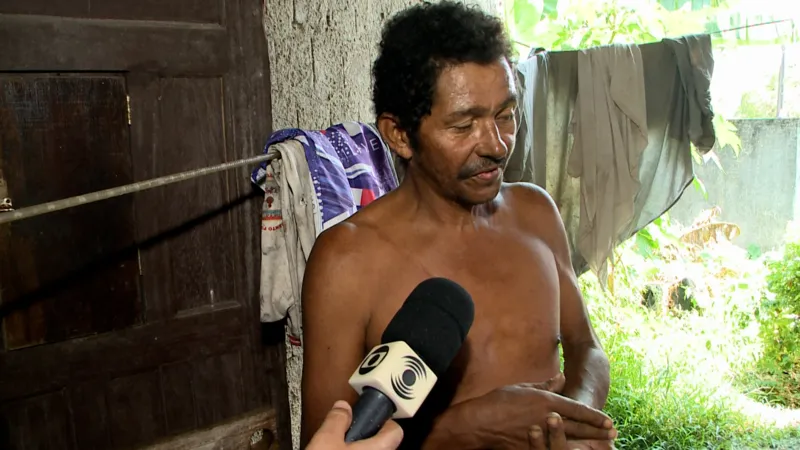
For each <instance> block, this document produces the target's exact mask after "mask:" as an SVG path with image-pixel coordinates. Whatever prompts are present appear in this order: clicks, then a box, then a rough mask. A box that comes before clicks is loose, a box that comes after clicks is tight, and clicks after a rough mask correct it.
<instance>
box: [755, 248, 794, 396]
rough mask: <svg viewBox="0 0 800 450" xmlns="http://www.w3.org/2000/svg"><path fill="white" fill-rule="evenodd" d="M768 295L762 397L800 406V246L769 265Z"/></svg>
mask: <svg viewBox="0 0 800 450" xmlns="http://www.w3.org/2000/svg"><path fill="white" fill-rule="evenodd" d="M768 267H769V274H768V275H767V288H768V289H769V291H770V294H771V295H768V296H767V298H765V299H764V301H763V303H762V304H761V308H760V309H759V311H758V312H759V314H758V317H759V322H760V324H761V333H760V336H761V339H762V341H763V345H764V347H763V355H762V357H761V359H760V360H759V364H758V366H759V369H760V371H761V372H762V373H763V374H764V375H766V376H765V377H763V379H761V380H759V383H758V385H759V388H760V390H759V392H758V393H757V395H758V396H760V397H762V398H763V399H764V400H767V401H770V402H773V403H777V404H781V405H785V406H790V407H800V243H798V242H790V243H788V244H787V245H786V247H785V248H784V251H783V256H782V257H781V258H780V259H777V260H774V261H771V262H769V263H768Z"/></svg>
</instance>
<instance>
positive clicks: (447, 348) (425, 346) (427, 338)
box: [381, 278, 475, 376]
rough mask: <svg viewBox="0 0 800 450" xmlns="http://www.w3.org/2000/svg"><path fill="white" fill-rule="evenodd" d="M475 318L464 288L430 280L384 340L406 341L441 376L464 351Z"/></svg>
mask: <svg viewBox="0 0 800 450" xmlns="http://www.w3.org/2000/svg"><path fill="white" fill-rule="evenodd" d="M474 317H475V305H474V304H473V302H472V297H471V296H470V295H469V293H468V292H467V291H466V290H465V289H464V288H463V287H461V286H460V285H459V284H458V283H456V282H454V281H451V280H448V279H446V278H430V279H427V280H425V281H423V282H422V283H420V284H419V285H418V286H417V287H416V288H414V290H413V291H412V292H411V294H410V295H409V296H408V299H406V301H405V303H403V306H401V307H400V309H399V310H398V311H397V314H395V316H394V318H393V319H392V321H391V322H389V325H388V326H387V327H386V330H385V331H384V332H383V336H382V338H381V341H382V343H384V344H385V343H389V342H397V341H403V342H405V343H406V344H408V346H409V347H411V349H412V350H414V352H416V353H417V355H419V356H420V357H421V358H422V360H423V361H425V364H427V365H428V367H430V368H431V370H433V372H434V373H435V374H436V375H437V376H441V375H442V374H443V373H444V371H445V370H447V368H448V367H449V366H450V363H451V362H452V361H453V358H455V357H456V355H457V354H458V351H459V350H460V349H461V345H462V344H463V343H464V339H466V338H467V333H469V329H470V327H472V321H473V319H474Z"/></svg>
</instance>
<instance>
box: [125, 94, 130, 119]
mask: <svg viewBox="0 0 800 450" xmlns="http://www.w3.org/2000/svg"><path fill="white" fill-rule="evenodd" d="M125 106H126V108H127V113H128V125H130V124H131V96H130V95H126V96H125Z"/></svg>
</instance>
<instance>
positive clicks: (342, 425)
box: [316, 400, 353, 436]
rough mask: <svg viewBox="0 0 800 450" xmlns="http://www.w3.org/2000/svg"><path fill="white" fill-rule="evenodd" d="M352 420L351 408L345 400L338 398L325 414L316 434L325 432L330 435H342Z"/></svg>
mask: <svg viewBox="0 0 800 450" xmlns="http://www.w3.org/2000/svg"><path fill="white" fill-rule="evenodd" d="M352 421H353V409H352V408H351V407H350V404H348V403H347V402H345V401H342V400H339V401H338V402H336V403H335V404H334V405H333V409H331V410H330V411H329V412H328V415H327V416H325V421H323V422H322V426H320V427H319V430H318V431H317V433H316V434H327V435H331V436H344V434H345V433H347V428H348V427H350V423H351V422H352Z"/></svg>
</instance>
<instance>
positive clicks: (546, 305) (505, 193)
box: [302, 2, 616, 450]
mask: <svg viewBox="0 0 800 450" xmlns="http://www.w3.org/2000/svg"><path fill="white" fill-rule="evenodd" d="M509 58H510V44H509V42H508V39H507V37H506V35H505V33H504V29H503V25H502V23H501V22H500V21H499V20H498V19H496V18H494V17H491V16H488V15H486V14H484V13H482V12H480V11H479V10H477V9H471V8H467V7H465V6H463V5H461V4H458V3H452V2H441V3H436V4H433V5H430V4H423V5H417V6H414V7H412V8H410V9H407V10H405V11H404V12H402V13H400V14H398V15H397V16H395V17H393V18H392V19H391V20H389V22H388V23H387V24H386V26H385V28H384V31H383V37H382V42H381V48H380V55H379V57H378V59H377V60H376V62H375V65H374V67H373V77H374V88H373V89H374V90H373V100H374V104H375V105H374V106H375V110H376V114H377V116H378V128H379V129H380V132H381V135H382V136H383V138H384V139H385V141H386V142H387V144H388V145H389V147H390V148H391V149H392V150H393V151H394V152H396V153H397V154H398V155H399V156H400V157H401V158H402V159H403V160H405V162H406V164H405V166H406V173H405V177H404V179H403V182H402V184H401V185H400V187H398V188H397V189H396V190H394V191H392V192H390V193H389V194H387V195H385V196H383V197H382V198H380V199H378V200H377V201H375V202H373V203H372V204H370V205H369V206H367V207H366V208H364V209H362V210H361V211H360V212H359V213H357V214H355V215H353V216H352V217H351V218H350V219H349V220H347V221H345V222H343V223H341V224H339V225H337V226H335V227H333V228H331V229H329V230H327V231H326V232H324V233H322V234H321V235H320V236H319V238H318V240H317V241H316V244H315V246H314V249H313V251H312V253H311V256H310V258H309V261H308V265H307V267H306V273H305V279H304V285H303V299H302V300H303V326H304V340H305V343H304V353H305V356H304V368H303V386H302V391H303V399H302V402H303V442H304V443H305V442H307V441H308V439H309V438H310V436H311V434H312V433H313V431H314V430H316V429H317V428H318V427H319V425H320V423H321V422H322V421H323V419H324V417H325V415H326V413H327V412H328V410H329V408H330V405H331V404H332V403H333V402H334V401H335V400H337V399H341V398H344V399H347V400H348V401H350V402H351V403H352V402H354V401H355V400H356V398H357V396H356V394H355V392H354V391H353V390H352V389H351V388H350V387H349V385H348V383H347V380H348V378H349V377H350V375H351V374H352V372H353V370H354V369H355V368H356V367H357V366H358V365H359V363H360V362H361V359H362V358H363V357H364V356H365V355H366V352H368V351H369V349H371V348H372V347H374V346H375V345H377V344H378V343H379V342H380V338H381V334H382V333H383V330H384V329H385V327H386V325H387V324H388V323H389V321H390V320H391V319H392V317H393V316H394V314H395V312H397V310H398V309H399V308H400V306H401V305H402V303H403V302H404V301H405V299H406V298H407V296H408V294H409V293H411V291H412V290H413V289H414V287H416V286H417V284H418V283H420V282H421V281H423V280H425V279H427V278H430V277H434V276H437V277H445V278H449V279H451V280H453V281H456V282H457V283H459V284H461V285H462V286H463V287H464V288H465V289H466V290H467V291H468V292H469V293H470V294H471V295H472V297H473V300H474V302H475V320H474V324H473V326H472V328H471V330H470V333H469V335H468V337H467V340H466V342H465V344H464V347H463V348H462V351H461V353H460V354H459V356H458V357H457V358H456V360H455V361H454V362H453V365H452V366H451V369H450V371H449V372H448V373H447V374H446V375H445V376H444V377H443V378H441V379H440V381H439V383H437V387H436V389H434V392H433V393H432V394H431V396H429V397H428V400H427V401H426V402H425V404H424V406H423V409H422V410H420V412H419V413H418V414H417V416H415V417H414V418H413V419H410V420H408V421H400V422H401V425H402V426H403V428H404V430H405V438H404V441H403V448H414V449H419V448H423V449H426V450H427V449H450V450H465V449H527V448H528V447H529V445H531V444H530V442H531V441H529V433H530V431H531V429H532V427H534V426H536V427H539V428H538V429H539V430H540V431H542V430H543V432H547V418H548V417H549V416H550V414H551V413H557V414H559V415H560V416H561V417H563V418H564V422H563V431H564V434H565V435H566V437H567V438H568V439H570V440H571V442H570V445H569V448H570V450H572V449H574V448H608V447H609V446H610V440H612V439H613V438H614V437H615V436H616V431H615V430H614V429H613V428H612V424H611V420H610V419H609V418H608V417H607V416H605V415H604V414H603V413H602V412H600V411H599V410H601V409H602V408H603V406H604V405H605V401H606V396H607V394H608V388H609V367H608V360H607V358H606V356H605V354H604V352H603V350H602V348H601V346H600V343H599V342H598V339H597V337H596V335H595V333H594V331H593V329H592V326H591V324H590V323H589V319H588V317H587V313H586V308H585V306H584V303H583V300H582V298H581V293H580V290H579V288H578V284H577V280H576V277H575V274H574V272H573V270H572V266H571V264H570V254H569V248H568V243H567V237H566V234H565V231H564V226H563V224H562V222H561V217H560V215H559V212H558V209H557V208H556V206H555V204H554V203H553V201H552V200H551V198H550V197H549V196H548V195H547V194H546V193H545V192H544V191H543V190H542V189H540V188H538V187H536V186H533V185H529V184H508V183H503V169H504V166H505V162H506V160H507V158H508V156H509V152H510V151H511V150H512V149H513V147H514V137H515V134H516V129H517V123H516V118H515V110H516V104H517V98H516V91H515V84H514V82H513V75H512V70H511V67H510V63H509ZM559 344H561V346H562V347H563V351H564V357H565V369H564V374H563V376H561V378H560V379H559V378H558V377H559V376H560V367H559ZM546 380H553V381H551V382H550V383H546V384H531V383H536V382H543V381H546ZM403 422H405V423H403ZM588 439H593V441H591V442H590V441H586V440H588ZM581 440H583V441H582V442H579V441H581Z"/></svg>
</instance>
